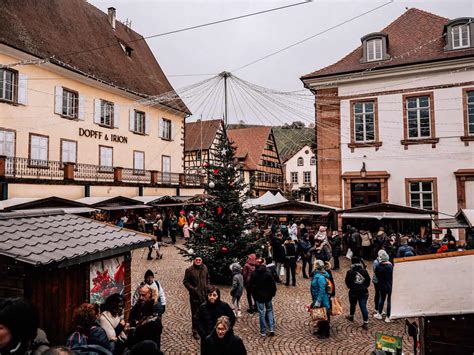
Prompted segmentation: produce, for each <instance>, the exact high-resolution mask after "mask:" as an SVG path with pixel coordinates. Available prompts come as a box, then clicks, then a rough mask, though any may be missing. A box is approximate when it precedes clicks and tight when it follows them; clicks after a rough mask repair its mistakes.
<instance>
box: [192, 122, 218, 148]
mask: <svg viewBox="0 0 474 355" xmlns="http://www.w3.org/2000/svg"><path fill="white" fill-rule="evenodd" d="M221 126H222V120H207V121H202V120H201V121H197V122H189V123H186V128H185V132H186V135H185V140H184V149H185V151H186V152H192V151H195V150H201V149H204V150H206V149H209V148H211V145H212V143H213V142H214V139H215V138H216V134H217V132H218V131H219V128H220V127H221Z"/></svg>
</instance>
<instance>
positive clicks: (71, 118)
mask: <svg viewBox="0 0 474 355" xmlns="http://www.w3.org/2000/svg"><path fill="white" fill-rule="evenodd" d="M62 88H63V96H62V97H61V100H62V105H61V114H60V116H61V117H62V118H66V119H68V120H79V91H76V90H72V89H69V88H67V87H64V86H63V87H62ZM66 91H69V92H70V93H73V94H75V95H76V115H75V116H74V117H73V116H68V115H65V114H64V94H65V92H66Z"/></svg>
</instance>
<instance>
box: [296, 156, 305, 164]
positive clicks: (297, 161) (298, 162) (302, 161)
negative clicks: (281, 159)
mask: <svg viewBox="0 0 474 355" xmlns="http://www.w3.org/2000/svg"><path fill="white" fill-rule="evenodd" d="M300 161H301V164H300ZM296 166H304V159H303V158H302V157H299V158H298V159H296Z"/></svg>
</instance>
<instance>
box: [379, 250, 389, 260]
mask: <svg viewBox="0 0 474 355" xmlns="http://www.w3.org/2000/svg"><path fill="white" fill-rule="evenodd" d="M383 253H387V252H386V251H385V250H383V249H380V250H379V251H378V252H377V256H378V257H379V258H380V257H381V256H382V254H383Z"/></svg>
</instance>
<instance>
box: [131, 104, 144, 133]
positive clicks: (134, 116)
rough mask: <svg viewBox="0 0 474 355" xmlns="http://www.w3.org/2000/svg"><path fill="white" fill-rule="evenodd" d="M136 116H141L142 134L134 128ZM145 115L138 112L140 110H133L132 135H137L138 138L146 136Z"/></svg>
mask: <svg viewBox="0 0 474 355" xmlns="http://www.w3.org/2000/svg"><path fill="white" fill-rule="evenodd" d="M138 115H143V132H140V131H137V130H136V129H135V128H136V126H137V118H138ZM145 125H146V113H145V111H140V110H134V112H133V131H132V132H133V133H135V134H138V135H140V136H145V135H146V133H145V132H146V127H145Z"/></svg>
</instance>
